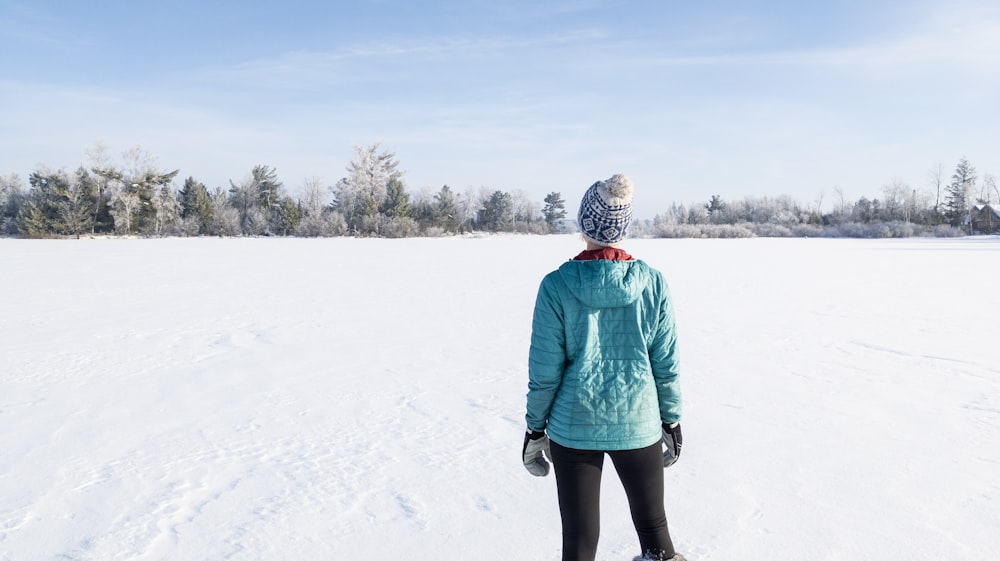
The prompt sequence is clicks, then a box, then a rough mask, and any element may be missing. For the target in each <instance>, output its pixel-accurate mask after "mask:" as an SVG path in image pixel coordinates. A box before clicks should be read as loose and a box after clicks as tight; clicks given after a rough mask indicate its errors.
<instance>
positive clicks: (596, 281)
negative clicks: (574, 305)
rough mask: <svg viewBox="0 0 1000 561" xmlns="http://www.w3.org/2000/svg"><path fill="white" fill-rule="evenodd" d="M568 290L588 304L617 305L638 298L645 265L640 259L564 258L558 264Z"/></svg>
mask: <svg viewBox="0 0 1000 561" xmlns="http://www.w3.org/2000/svg"><path fill="white" fill-rule="evenodd" d="M559 275H560V276H561V277H562V279H563V281H564V282H565V283H566V286H567V287H568V288H569V291H570V292H571V293H572V294H573V296H575V297H576V299H577V300H579V301H581V302H583V303H584V304H585V305H587V306H589V307H591V308H620V307H622V306H628V305H630V304H632V303H633V302H635V301H636V300H638V299H639V296H640V295H641V294H642V291H643V290H644V289H645V287H646V285H647V279H648V277H649V267H648V266H647V265H646V264H645V263H643V262H642V261H609V260H603V259H602V260H595V261H568V262H566V263H563V265H562V266H561V267H559Z"/></svg>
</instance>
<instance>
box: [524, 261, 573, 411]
mask: <svg viewBox="0 0 1000 561" xmlns="http://www.w3.org/2000/svg"><path fill="white" fill-rule="evenodd" d="M553 284H554V278H553V277H552V275H549V276H547V277H546V278H545V279H544V280H543V281H542V284H541V286H540V287H539V288H538V297H537V298H536V299H535V312H534V316H533V318H532V321H531V348H530V349H529V351H528V405H527V415H525V421H527V424H528V428H529V429H531V430H536V431H541V430H544V429H545V425H546V424H547V423H548V420H549V413H550V412H551V411H552V403H553V402H554V401H555V397H556V392H558V391H559V386H560V385H561V384H562V376H563V371H564V370H565V368H566V334H565V331H564V328H563V310H562V304H561V302H560V299H559V294H558V291H557V290H556V287H555V286H553Z"/></svg>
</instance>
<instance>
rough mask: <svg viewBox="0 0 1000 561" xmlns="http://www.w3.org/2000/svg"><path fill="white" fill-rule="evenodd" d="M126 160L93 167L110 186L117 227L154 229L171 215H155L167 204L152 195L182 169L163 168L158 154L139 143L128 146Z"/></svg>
mask: <svg viewBox="0 0 1000 561" xmlns="http://www.w3.org/2000/svg"><path fill="white" fill-rule="evenodd" d="M123 161H124V164H123V165H122V166H121V167H120V168H119V167H116V166H113V165H108V166H107V167H104V168H101V167H96V166H95V167H93V168H92V169H91V171H92V172H93V173H94V174H95V175H96V176H98V179H97V181H98V183H99V184H101V185H104V186H105V188H106V189H107V190H108V203H109V206H110V210H111V216H112V218H113V219H114V225H115V231H117V232H118V233H121V234H126V235H130V234H133V233H146V234H149V233H155V231H156V229H157V228H158V227H160V226H162V224H163V223H164V222H165V221H166V220H168V217H163V218H161V217H158V216H156V213H157V212H158V210H166V207H164V206H162V205H157V204H156V203H155V202H154V200H153V199H154V198H156V197H158V196H159V195H160V192H161V190H162V188H163V187H165V186H168V185H170V183H171V182H172V181H173V179H174V177H175V176H176V175H177V173H178V172H179V170H174V171H170V172H164V171H161V170H160V169H159V165H158V164H157V162H156V158H154V157H153V156H152V155H151V154H149V153H148V152H146V151H145V150H143V149H142V148H141V147H140V146H133V147H132V148H129V149H128V150H126V151H125V153H124V154H123ZM170 212H172V211H170Z"/></svg>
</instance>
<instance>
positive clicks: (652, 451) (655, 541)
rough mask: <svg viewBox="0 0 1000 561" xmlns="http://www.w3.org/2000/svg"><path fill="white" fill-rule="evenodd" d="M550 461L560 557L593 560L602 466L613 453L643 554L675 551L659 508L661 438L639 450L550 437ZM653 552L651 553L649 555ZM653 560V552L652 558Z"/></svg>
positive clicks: (667, 555)
mask: <svg viewBox="0 0 1000 561" xmlns="http://www.w3.org/2000/svg"><path fill="white" fill-rule="evenodd" d="M550 444H551V451H552V465H553V467H554V468H555V471H556V486H557V487H558V490H559V512H560V514H561V516H562V529H563V550H562V561H593V559H594V557H595V556H596V555H597V539H598V536H599V534H600V531H601V471H602V468H603V467H604V455H605V454H607V455H609V456H611V461H612V462H613V463H614V466H615V471H617V472H618V478H619V479H621V482H622V486H623V487H624V488H625V495H626V496H627V497H628V504H629V509H630V510H631V511H632V523H633V524H634V525H635V531H636V533H637V534H638V535H639V545H640V546H641V547H642V553H647V552H650V553H652V554H653V555H656V554H659V555H660V556H661V558H662V559H669V558H671V557H673V555H674V545H673V543H672V542H671V541H670V533H669V532H668V531H667V515H666V513H665V512H664V509H663V452H662V447H661V445H660V443H657V444H654V445H652V446H648V447H646V448H640V449H638V450H617V451H612V452H602V451H594V450H577V449H574V448H566V447H565V446H560V445H558V444H556V443H555V442H551V443H550ZM651 557H652V556H651ZM652 558H653V559H655V558H656V557H652Z"/></svg>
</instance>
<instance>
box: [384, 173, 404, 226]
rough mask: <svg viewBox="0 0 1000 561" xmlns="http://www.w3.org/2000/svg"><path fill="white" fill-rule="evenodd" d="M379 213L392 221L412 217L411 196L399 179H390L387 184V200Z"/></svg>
mask: <svg viewBox="0 0 1000 561" xmlns="http://www.w3.org/2000/svg"><path fill="white" fill-rule="evenodd" d="M379 213H380V214H382V215H383V216H385V217H386V218H390V219H391V218H406V217H408V216H410V195H409V194H408V193H407V192H406V187H405V186H404V185H403V182H402V181H400V179H399V177H390V178H389V181H388V182H387V183H386V192H385V199H384V200H383V201H382V205H381V206H380V207H379Z"/></svg>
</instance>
